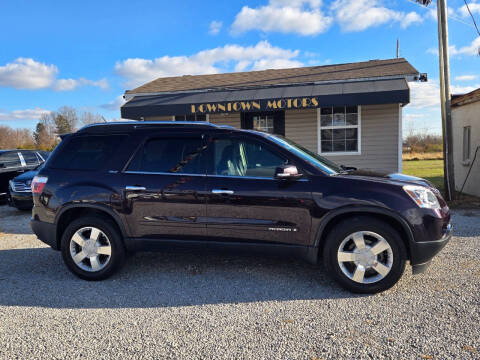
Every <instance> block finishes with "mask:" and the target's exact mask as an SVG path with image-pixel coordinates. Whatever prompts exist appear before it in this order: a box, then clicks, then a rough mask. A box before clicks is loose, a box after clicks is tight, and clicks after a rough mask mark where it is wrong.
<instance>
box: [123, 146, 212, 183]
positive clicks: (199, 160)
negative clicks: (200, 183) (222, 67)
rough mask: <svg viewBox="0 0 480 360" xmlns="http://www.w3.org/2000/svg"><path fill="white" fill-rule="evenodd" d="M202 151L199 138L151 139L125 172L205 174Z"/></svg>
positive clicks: (203, 148) (202, 147) (203, 147)
mask: <svg viewBox="0 0 480 360" xmlns="http://www.w3.org/2000/svg"><path fill="white" fill-rule="evenodd" d="M204 150H205V146H204V145H203V141H202V139H201V138H200V137H198V138H156V139H151V140H148V141H147V142H146V143H145V145H144V146H143V147H142V149H140V151H139V152H138V153H137V154H136V155H135V157H134V159H133V160H132V162H131V163H130V164H129V166H128V168H127V171H141V172H152V173H153V172H162V173H179V174H205V166H204V157H202V153H203V152H204Z"/></svg>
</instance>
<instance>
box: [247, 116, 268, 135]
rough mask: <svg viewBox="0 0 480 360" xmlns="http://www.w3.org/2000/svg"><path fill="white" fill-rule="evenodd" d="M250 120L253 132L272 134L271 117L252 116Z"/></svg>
mask: <svg viewBox="0 0 480 360" xmlns="http://www.w3.org/2000/svg"><path fill="white" fill-rule="evenodd" d="M252 120H253V129H254V130H259V131H264V132H268V133H270V134H273V116H272V115H262V116H253V117H252Z"/></svg>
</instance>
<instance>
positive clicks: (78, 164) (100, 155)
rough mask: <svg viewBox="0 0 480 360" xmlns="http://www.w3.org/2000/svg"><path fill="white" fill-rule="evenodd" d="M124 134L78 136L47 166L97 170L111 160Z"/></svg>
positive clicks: (123, 139) (124, 136) (124, 137)
mask: <svg viewBox="0 0 480 360" xmlns="http://www.w3.org/2000/svg"><path fill="white" fill-rule="evenodd" d="M126 138H127V136H126V135H87V136H78V137H74V138H73V139H71V140H70V141H69V142H68V143H67V144H65V145H64V146H63V147H62V148H61V149H59V150H60V151H59V152H58V154H56V155H55V158H54V159H52V160H53V161H52V162H51V163H50V164H49V167H51V168H54V169H68V170H99V169H101V168H103V167H104V166H105V165H106V164H107V162H108V161H109V160H111V159H112V158H113V157H114V156H115V153H116V151H117V149H118V147H119V146H121V144H122V142H123V141H125V139H126Z"/></svg>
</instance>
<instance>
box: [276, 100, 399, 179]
mask: <svg viewBox="0 0 480 360" xmlns="http://www.w3.org/2000/svg"><path fill="white" fill-rule="evenodd" d="M398 106H399V105H398V104H389V105H366V106H362V107H361V154H359V155H325V154H323V156H325V157H327V158H329V159H331V160H333V161H335V162H337V163H339V164H344V165H347V166H355V167H358V168H364V169H373V170H385V171H389V172H393V171H398V170H399V167H398V163H399V161H398V157H399V149H400V147H399V124H400V122H399V114H400V112H399V110H398ZM285 136H286V137H287V138H290V139H292V140H293V141H295V142H297V143H299V144H301V145H303V146H305V147H306V148H308V149H309V150H312V151H315V152H318V132H317V111H316V109H307V110H291V111H286V112H285Z"/></svg>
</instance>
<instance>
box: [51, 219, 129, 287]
mask: <svg viewBox="0 0 480 360" xmlns="http://www.w3.org/2000/svg"><path fill="white" fill-rule="evenodd" d="M94 229H95V230H94ZM80 243H83V246H82V245H80ZM61 251H62V257H63V261H64V262H65V265H67V267H68V269H69V270H70V271H71V272H72V273H73V274H75V275H76V276H78V277H79V278H81V279H84V280H92V281H97V280H103V279H106V278H108V277H109V276H111V275H113V274H114V273H115V272H116V271H117V270H119V269H120V268H121V267H122V265H123V263H124V262H125V247H124V245H123V241H122V237H121V235H120V233H119V232H118V230H117V228H116V226H115V224H113V223H112V222H111V221H110V220H108V219H102V218H101V217H100V218H96V217H90V216H87V217H82V218H79V219H77V220H74V221H72V222H71V223H70V224H69V225H68V226H67V228H66V229H65V231H64V233H63V235H62V239H61ZM74 259H75V260H74Z"/></svg>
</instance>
